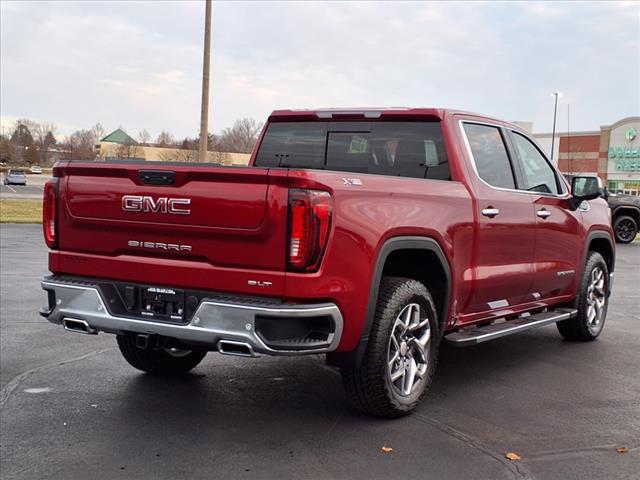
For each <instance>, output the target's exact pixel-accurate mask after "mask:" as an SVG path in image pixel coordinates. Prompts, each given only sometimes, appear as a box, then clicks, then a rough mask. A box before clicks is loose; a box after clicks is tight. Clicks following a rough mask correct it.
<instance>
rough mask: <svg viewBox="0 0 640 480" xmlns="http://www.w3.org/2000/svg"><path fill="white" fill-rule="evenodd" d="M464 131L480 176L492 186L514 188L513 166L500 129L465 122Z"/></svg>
mask: <svg viewBox="0 0 640 480" xmlns="http://www.w3.org/2000/svg"><path fill="white" fill-rule="evenodd" d="M464 131H465V134H466V136H467V140H468V141H469V147H470V148H471V153H472V155H473V162H474V163H475V165H476V170H477V171H478V175H479V176H480V178H482V180H484V181H485V182H487V183H488V184H489V185H491V186H493V187H498V188H510V189H514V188H515V186H516V184H515V180H514V176H513V168H512V166H511V162H510V161H509V155H508V154H507V148H506V146H505V144H504V140H503V138H502V134H501V133H500V130H499V129H498V128H497V127H492V126H489V125H479V124H475V123H465V124H464Z"/></svg>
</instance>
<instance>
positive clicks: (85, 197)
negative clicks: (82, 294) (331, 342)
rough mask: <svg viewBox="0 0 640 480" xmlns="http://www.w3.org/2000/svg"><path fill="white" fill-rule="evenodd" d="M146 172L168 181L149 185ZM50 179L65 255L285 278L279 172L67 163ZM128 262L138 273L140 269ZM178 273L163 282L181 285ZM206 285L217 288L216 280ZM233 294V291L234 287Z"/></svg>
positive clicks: (284, 199) (284, 195) (282, 189)
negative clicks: (56, 183) (56, 192)
mask: <svg viewBox="0 0 640 480" xmlns="http://www.w3.org/2000/svg"><path fill="white" fill-rule="evenodd" d="M149 171H151V173H152V174H153V175H155V176H156V177H157V176H158V175H160V176H163V175H164V176H166V177H168V178H170V179H171V181H170V184H163V185H157V184H149V183H148V182H149V180H148V176H147V177H145V174H146V173H148V172H149ZM165 174H166V175H165ZM57 175H59V176H60V177H61V178H60V179H59V187H58V188H59V197H58V208H59V226H58V230H59V250H60V251H62V252H64V253H67V252H76V253H83V254H89V255H91V257H94V256H99V257H111V258H120V259H122V260H127V259H131V257H137V258H138V260H144V259H145V258H148V259H149V265H151V264H155V265H157V264H158V261H162V260H165V261H166V263H167V266H169V265H170V264H171V262H172V261H176V262H180V263H181V264H183V262H184V261H188V262H191V263H189V264H187V265H193V266H194V267H197V268H198V269H199V270H201V269H202V268H203V267H212V268H213V269H217V271H218V272H219V274H218V275H224V273H223V270H224V269H225V268H228V269H243V268H246V269H250V270H251V271H253V272H255V271H260V270H265V271H269V272H270V273H271V274H276V275H278V276H279V275H281V276H282V277H284V270H285V251H286V248H285V242H286V230H287V229H286V205H287V192H288V189H287V185H286V175H282V173H276V174H274V175H272V176H270V173H269V169H266V168H242V167H223V166H211V165H206V166H204V165H203V166H194V165H193V164H190V165H175V164H174V165H166V164H159V165H149V163H145V164H135V163H133V164H109V163H104V164H101V163H93V162H91V163H89V162H87V163H84V162H83V163H80V162H73V163H69V164H67V165H65V166H62V167H59V168H58V169H57ZM270 179H272V181H271V182H270ZM134 263H137V264H139V265H141V268H144V267H142V265H144V262H139V261H137V262H134ZM67 269H68V267H67ZM182 271H183V272H184V276H185V277H187V279H185V278H181V279H171V278H167V281H166V282H164V283H167V284H174V285H177V284H188V283H189V281H188V276H189V269H188V268H187V269H183V270H182ZM66 273H77V272H66ZM101 273H102V272H100V271H96V272H95V275H96V276H102V275H101ZM105 273H106V274H107V276H108V272H105ZM134 276H136V277H139V276H140V275H134ZM142 276H143V277H144V275H142ZM270 276H271V275H270ZM249 279H252V278H249ZM213 280H214V279H213V278H212V284H221V278H216V279H215V280H217V281H213ZM254 280H260V278H257V279H254ZM244 285H245V287H246V285H247V283H246V281H245V282H244ZM194 287H195V285H194ZM234 287H235V289H236V291H237V287H238V285H235V286H234ZM262 293H263V294H267V293H270V294H278V292H277V291H274V290H271V291H269V292H262Z"/></svg>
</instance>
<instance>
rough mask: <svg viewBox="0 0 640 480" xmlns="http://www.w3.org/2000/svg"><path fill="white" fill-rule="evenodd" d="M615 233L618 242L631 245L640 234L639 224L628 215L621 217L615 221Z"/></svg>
mask: <svg viewBox="0 0 640 480" xmlns="http://www.w3.org/2000/svg"><path fill="white" fill-rule="evenodd" d="M613 231H614V233H615V235H616V242H618V243H631V242H633V241H634V240H635V238H636V235H637V234H638V224H637V223H636V221H635V220H634V219H633V217H630V216H628V215H620V216H619V217H616V219H615V220H614V221H613Z"/></svg>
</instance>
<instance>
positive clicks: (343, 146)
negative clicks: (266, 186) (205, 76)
mask: <svg viewBox="0 0 640 480" xmlns="http://www.w3.org/2000/svg"><path fill="white" fill-rule="evenodd" d="M254 165H255V166H258V167H290V168H310V169H321V170H332V171H344V172H354V173H370V174H378V175H389V176H400V177H410V178H427V179H436V180H450V179H451V175H450V171H449V162H448V159H447V154H446V151H445V147H444V141H443V137H442V129H441V126H440V123H439V122H396V121H393V122H392V121H378V122H272V123H270V124H269V125H268V127H267V131H266V132H265V135H264V138H263V140H262V143H261V145H260V149H259V150H258V154H257V156H256V160H255V163H254Z"/></svg>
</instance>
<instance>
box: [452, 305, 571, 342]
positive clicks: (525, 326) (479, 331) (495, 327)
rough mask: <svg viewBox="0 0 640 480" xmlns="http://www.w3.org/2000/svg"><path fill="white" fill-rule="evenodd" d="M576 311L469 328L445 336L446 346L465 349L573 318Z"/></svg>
mask: <svg viewBox="0 0 640 480" xmlns="http://www.w3.org/2000/svg"><path fill="white" fill-rule="evenodd" d="M577 314H578V311H577V310H576V309H574V308H558V309H556V310H550V311H548V312H541V313H536V314H534V315H529V316H526V317H519V318H516V319H515V320H507V321H506V322H502V323H494V324H492V325H487V326H485V327H469V328H467V329H464V330H460V331H458V332H453V333H450V334H448V335H445V337H444V338H445V339H446V341H447V343H448V344H450V345H453V346H454V347H466V346H468V345H476V344H478V343H482V342H488V341H489V340H494V339H496V338H500V337H506V336H507V335H511V334H514V333H520V332H524V331H526V330H531V329H532V328H537V327H542V326H543V325H548V324H549V323H556V322H560V321H562V320H568V319H570V318H574V317H575V316H576V315H577Z"/></svg>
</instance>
